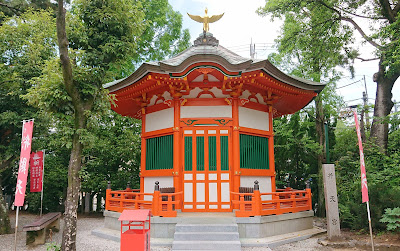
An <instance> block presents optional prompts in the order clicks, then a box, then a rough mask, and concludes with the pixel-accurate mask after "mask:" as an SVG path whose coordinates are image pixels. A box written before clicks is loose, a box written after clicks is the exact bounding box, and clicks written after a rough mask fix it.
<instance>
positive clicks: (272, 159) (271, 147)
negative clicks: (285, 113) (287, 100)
mask: <svg viewBox="0 0 400 251" xmlns="http://www.w3.org/2000/svg"><path fill="white" fill-rule="evenodd" d="M268 119H269V131H270V132H271V136H270V137H269V139H268V155H269V160H270V161H269V168H270V170H271V171H272V175H273V176H271V187H272V189H271V191H272V192H276V184H275V176H276V172H275V155H274V128H273V114H272V107H271V106H270V112H269V116H268Z"/></svg>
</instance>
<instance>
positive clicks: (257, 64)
mask: <svg viewBox="0 0 400 251" xmlns="http://www.w3.org/2000/svg"><path fill="white" fill-rule="evenodd" d="M220 47H221V46H220ZM222 48H223V47H222ZM225 50H226V49H225ZM198 52H201V50H198ZM183 54H185V53H183ZM220 54H221V53H220ZM220 54H191V53H189V55H188V56H187V57H184V58H183V59H180V60H174V58H173V59H169V60H165V61H161V62H159V63H143V64H142V65H141V66H140V67H139V68H138V69H137V70H136V71H135V72H134V73H133V74H132V75H130V76H129V77H127V78H125V79H122V80H120V81H114V82H115V83H114V82H112V83H109V84H108V85H107V86H105V87H106V88H108V89H109V90H110V92H114V91H117V90H120V89H122V88H125V87H127V86H129V85H131V84H134V83H136V82H137V81H139V80H140V79H141V78H143V77H144V76H146V75H147V74H148V73H160V74H170V73H181V72H183V71H185V70H186V69H187V68H188V67H190V66H191V65H193V64H198V63H202V62H204V63H208V62H213V63H216V64H220V65H221V66H223V67H224V68H225V69H227V70H228V71H232V72H252V71H255V70H262V71H264V72H265V73H266V74H268V75H270V76H271V77H273V78H275V79H276V80H279V81H280V82H282V83H285V84H288V85H290V86H293V87H297V88H300V89H303V90H309V91H314V92H316V93H319V92H320V91H321V90H322V89H323V88H324V87H325V84H322V83H317V82H313V81H310V80H306V79H302V78H298V77H294V76H290V75H287V74H285V73H283V72H282V71H280V70H279V69H278V68H276V67H275V66H274V65H273V64H272V63H271V62H269V61H268V60H267V59H266V60H261V61H259V60H254V61H253V60H251V59H245V58H242V59H243V60H235V61H236V62H238V63H236V64H234V63H232V62H230V61H232V59H231V58H225V57H226V55H224V56H225V57H223V56H222V55H220ZM225 54H226V53H225ZM178 57H182V55H179V56H178ZM175 63H178V64H175Z"/></svg>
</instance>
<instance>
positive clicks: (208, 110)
mask: <svg viewBox="0 0 400 251" xmlns="http://www.w3.org/2000/svg"><path fill="white" fill-rule="evenodd" d="M220 117H227V118H232V107H231V106H228V105H226V106H225V105H224V106H182V107H181V118H220ZM146 124H147V121H146Z"/></svg>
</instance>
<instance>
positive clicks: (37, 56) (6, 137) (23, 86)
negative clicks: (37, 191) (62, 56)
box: [0, 10, 56, 225]
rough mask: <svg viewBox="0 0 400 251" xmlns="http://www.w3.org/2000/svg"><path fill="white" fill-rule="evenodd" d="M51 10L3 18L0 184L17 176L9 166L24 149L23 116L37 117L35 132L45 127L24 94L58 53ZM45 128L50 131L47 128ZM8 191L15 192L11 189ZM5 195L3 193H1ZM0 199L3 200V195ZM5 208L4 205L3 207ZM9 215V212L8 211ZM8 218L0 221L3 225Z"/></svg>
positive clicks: (0, 40)
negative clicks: (14, 175)
mask: <svg viewBox="0 0 400 251" xmlns="http://www.w3.org/2000/svg"><path fill="white" fill-rule="evenodd" d="M52 24H54V18H53V17H52V13H51V12H49V11H43V10H41V11H37V12H34V11H31V10H29V11H27V12H25V13H22V14H21V15H20V16H16V17H9V18H6V19H4V20H3V22H2V24H1V26H0V187H1V188H4V187H5V186H6V185H9V184H6V183H7V182H6V180H7V181H9V182H12V183H13V186H15V184H16V183H15V182H16V180H15V179H10V178H9V177H6V176H13V175H12V172H11V171H10V170H9V169H11V168H13V167H16V166H17V165H16V162H17V159H18V157H19V153H20V149H21V145H20V142H21V131H22V123H21V121H22V120H24V119H30V118H34V117H35V118H37V120H36V121H35V127H36V128H38V129H39V130H35V133H34V136H35V135H37V133H36V131H37V132H40V131H42V128H43V124H42V123H41V118H39V116H38V109H36V108H34V107H30V106H28V105H27V101H26V100H24V99H22V98H21V95H24V94H26V93H27V90H28V89H29V87H30V86H31V84H30V82H29V81H30V80H31V79H32V78H34V77H37V76H40V75H41V74H42V73H41V68H42V67H43V66H44V65H45V61H46V60H47V59H49V58H52V57H54V56H55V55H56V49H55V46H56V41H55V26H52ZM44 131H47V129H45V130H44ZM6 190H7V192H9V193H12V191H11V190H10V189H6ZM0 197H2V193H0ZM0 201H3V200H2V198H0ZM4 208H5V207H4ZM5 217H7V213H5ZM4 222H7V221H0V225H1V224H2V223H4Z"/></svg>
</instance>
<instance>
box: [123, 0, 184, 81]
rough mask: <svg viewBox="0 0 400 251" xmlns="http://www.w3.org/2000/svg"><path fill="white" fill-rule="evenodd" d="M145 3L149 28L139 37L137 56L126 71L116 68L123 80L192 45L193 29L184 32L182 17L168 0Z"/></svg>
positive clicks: (129, 61)
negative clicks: (146, 64) (146, 65)
mask: <svg viewBox="0 0 400 251" xmlns="http://www.w3.org/2000/svg"><path fill="white" fill-rule="evenodd" d="M142 4H143V6H142V8H141V9H142V10H143V12H144V14H145V17H144V20H145V22H146V28H145V30H144V32H143V34H142V35H141V36H140V37H138V38H137V39H138V40H137V43H138V45H137V48H136V53H135V54H134V55H133V56H132V58H131V59H130V60H127V61H126V64H125V65H123V66H122V67H123V68H119V69H116V70H117V72H120V77H127V76H129V75H130V74H131V73H132V72H134V70H135V69H136V68H137V66H139V65H140V64H141V63H143V62H150V61H157V60H163V59H165V58H167V57H170V56H173V55H176V54H178V53H179V52H181V51H183V50H185V49H186V48H188V47H189V46H190V44H189V40H190V34H189V30H188V29H184V30H183V29H182V15H181V14H180V13H179V12H177V11H174V10H173V9H172V6H171V5H170V4H169V3H168V1H167V0H147V1H144V2H142Z"/></svg>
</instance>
